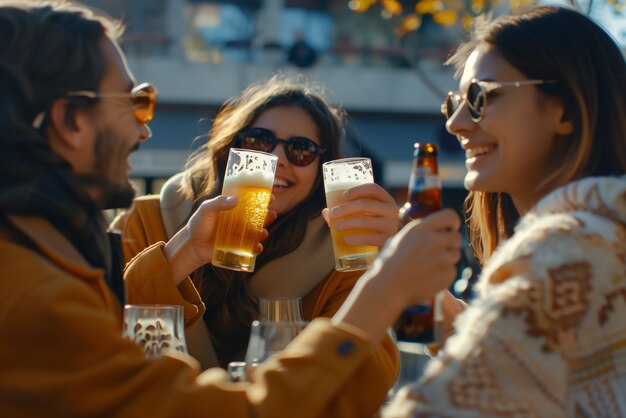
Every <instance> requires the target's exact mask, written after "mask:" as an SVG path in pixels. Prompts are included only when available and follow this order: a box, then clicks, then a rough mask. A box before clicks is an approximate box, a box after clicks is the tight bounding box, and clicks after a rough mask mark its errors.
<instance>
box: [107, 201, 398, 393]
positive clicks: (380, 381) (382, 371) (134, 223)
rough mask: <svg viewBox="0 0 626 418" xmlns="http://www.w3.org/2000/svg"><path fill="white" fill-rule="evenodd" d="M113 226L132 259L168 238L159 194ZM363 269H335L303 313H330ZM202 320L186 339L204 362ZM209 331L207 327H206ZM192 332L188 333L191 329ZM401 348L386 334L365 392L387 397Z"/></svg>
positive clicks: (304, 302) (307, 296)
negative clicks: (199, 334) (347, 270)
mask: <svg viewBox="0 0 626 418" xmlns="http://www.w3.org/2000/svg"><path fill="white" fill-rule="evenodd" d="M113 228H115V229H117V230H119V231H121V232H122V237H123V238H122V246H123V249H124V257H125V258H126V259H127V260H130V259H132V257H134V256H135V255H136V254H137V253H139V252H140V251H142V250H143V249H144V248H146V247H148V246H150V245H154V243H158V242H161V241H166V240H167V239H168V236H167V235H168V234H167V232H166V231H165V228H164V226H163V220H162V211H161V210H160V203H159V197H158V196H156V195H151V196H142V197H138V198H136V199H135V201H134V203H133V207H132V209H131V210H130V211H129V212H128V213H126V214H124V215H123V216H121V217H119V218H118V219H117V220H116V221H114V223H113ZM361 273H362V272H349V273H340V272H337V271H335V270H334V269H332V271H331V272H330V273H329V274H328V275H327V276H326V277H325V278H323V279H322V280H321V281H319V283H318V284H317V285H315V286H314V287H313V288H312V290H310V291H309V292H308V293H306V294H305V295H304V296H303V298H302V307H303V317H304V319H305V320H312V319H313V318H317V317H331V316H332V315H333V314H334V313H335V312H337V310H339V308H340V307H341V305H342V304H343V302H344V301H345V300H346V298H347V297H348V295H349V294H350V291H351V290H352V288H353V287H354V285H355V283H356V281H357V280H358V278H359V277H360V276H361ZM201 323H202V322H199V323H198V324H196V326H195V327H194V328H195V329H194V330H192V334H191V335H189V336H190V337H191V338H188V339H187V344H188V347H189V351H190V353H192V354H194V355H197V356H198V357H197V358H198V360H199V361H200V363H201V364H204V362H203V361H202V351H203V350H206V349H207V347H206V346H202V344H210V342H209V339H208V336H207V337H205V338H201V337H200V338H199V337H198V333H199V331H198V329H197V328H198V327H199V326H200V324H201ZM205 333H206V331H205ZM188 334H189V333H188ZM399 363H400V360H399V353H398V349H397V347H396V345H395V343H394V342H393V340H392V338H391V337H389V336H387V337H386V338H385V340H384V341H383V344H382V346H381V347H380V349H378V350H377V351H376V353H375V361H374V363H373V364H374V365H375V367H374V370H372V380H371V381H370V382H369V384H368V386H367V390H366V392H364V393H363V396H373V397H375V398H377V399H381V400H382V399H384V396H385V394H386V393H387V391H388V390H389V389H390V388H391V387H392V386H393V384H394V383H395V381H396V378H397V377H398V373H399V367H400V364H399Z"/></svg>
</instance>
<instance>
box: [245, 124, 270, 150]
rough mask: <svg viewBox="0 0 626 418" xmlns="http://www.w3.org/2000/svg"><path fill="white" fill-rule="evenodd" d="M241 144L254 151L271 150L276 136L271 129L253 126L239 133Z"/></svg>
mask: <svg viewBox="0 0 626 418" xmlns="http://www.w3.org/2000/svg"><path fill="white" fill-rule="evenodd" d="M241 141H242V144H241V146H242V147H243V148H246V149H251V150H255V151H263V152H272V150H273V149H274V147H275V146H276V138H275V137H274V134H273V133H272V132H271V131H268V130H267V129H262V128H253V129H250V130H248V131H247V132H244V133H243V134H242V135H241Z"/></svg>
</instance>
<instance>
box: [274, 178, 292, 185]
mask: <svg viewBox="0 0 626 418" xmlns="http://www.w3.org/2000/svg"><path fill="white" fill-rule="evenodd" d="M274 186H278V187H287V186H289V184H288V183H287V182H286V181H285V180H283V179H274Z"/></svg>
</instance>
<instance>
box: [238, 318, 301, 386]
mask: <svg viewBox="0 0 626 418" xmlns="http://www.w3.org/2000/svg"><path fill="white" fill-rule="evenodd" d="M307 325H308V322H307V321H254V322H252V326H251V327H250V341H249V342H248V350H247V351H246V374H247V377H248V378H250V376H251V375H252V373H254V369H255V368H256V367H257V366H258V365H259V364H260V363H263V362H264V361H265V360H267V359H268V358H269V357H271V356H273V355H274V354H277V353H279V352H281V351H282V350H283V349H284V348H285V347H287V345H288V344H289V343H290V342H291V340H293V339H294V338H296V335H298V334H299V333H300V332H301V331H302V330H303V329H304V327H306V326H307Z"/></svg>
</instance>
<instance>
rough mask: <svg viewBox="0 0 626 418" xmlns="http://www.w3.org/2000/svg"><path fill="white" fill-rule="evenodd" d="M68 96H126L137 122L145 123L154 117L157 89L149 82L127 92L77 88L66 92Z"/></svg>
mask: <svg viewBox="0 0 626 418" xmlns="http://www.w3.org/2000/svg"><path fill="white" fill-rule="evenodd" d="M67 96H68V97H86V98H89V99H105V98H128V99H130V100H131V101H132V103H133V114H134V115H135V119H137V122H139V123H141V124H147V123H148V122H150V121H151V120H152V118H153V117H154V108H155V107H156V100H157V89H156V87H154V86H153V85H152V84H150V83H142V84H140V85H138V86H137V87H135V88H133V89H132V90H131V91H130V92H127V93H122V92H120V93H108V92H104V93H98V92H95V91H88V90H79V91H71V92H69V93H67Z"/></svg>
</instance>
